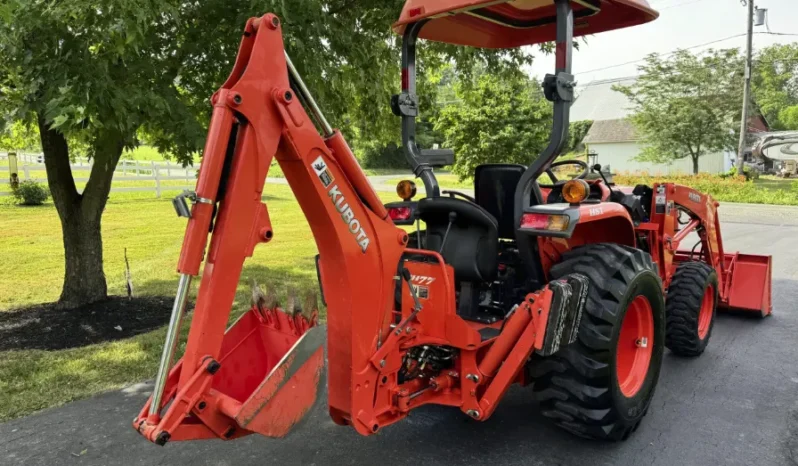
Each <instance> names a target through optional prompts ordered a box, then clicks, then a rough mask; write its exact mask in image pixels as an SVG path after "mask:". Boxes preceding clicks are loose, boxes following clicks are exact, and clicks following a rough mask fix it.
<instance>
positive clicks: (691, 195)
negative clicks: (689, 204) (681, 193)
mask: <svg viewBox="0 0 798 466" xmlns="http://www.w3.org/2000/svg"><path fill="white" fill-rule="evenodd" d="M687 197H689V198H690V200H691V201H693V202H697V203H700V202H701V196H700V195H699V194H698V193H688V194H687Z"/></svg>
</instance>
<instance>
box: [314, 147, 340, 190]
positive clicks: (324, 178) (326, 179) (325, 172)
mask: <svg viewBox="0 0 798 466" xmlns="http://www.w3.org/2000/svg"><path fill="white" fill-rule="evenodd" d="M313 171H315V172H316V176H318V177H319V180H321V184H323V185H324V187H325V188H327V187H329V186H330V185H331V184H332V182H333V181H335V178H333V176H332V175H331V174H330V170H329V169H328V168H327V163H326V162H325V161H324V157H322V156H321V155H320V156H319V158H317V159H316V160H315V161H314V162H313Z"/></svg>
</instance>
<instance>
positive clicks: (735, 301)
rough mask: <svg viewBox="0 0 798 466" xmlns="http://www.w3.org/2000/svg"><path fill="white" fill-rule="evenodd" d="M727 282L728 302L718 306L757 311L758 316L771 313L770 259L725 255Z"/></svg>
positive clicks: (768, 257)
mask: <svg viewBox="0 0 798 466" xmlns="http://www.w3.org/2000/svg"><path fill="white" fill-rule="evenodd" d="M725 258H726V260H725V263H726V270H727V273H728V279H729V288H728V295H727V296H728V300H727V302H725V303H722V304H723V305H724V306H725V307H728V308H730V309H735V310H741V311H748V312H759V313H760V315H761V316H762V317H765V316H767V315H770V313H771V312H772V310H773V306H772V301H771V274H772V271H771V269H772V265H771V262H772V257H771V256H757V255H753V254H740V253H736V254H726V255H725Z"/></svg>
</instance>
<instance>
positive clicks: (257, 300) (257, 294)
mask: <svg viewBox="0 0 798 466" xmlns="http://www.w3.org/2000/svg"><path fill="white" fill-rule="evenodd" d="M265 300H266V295H264V294H263V290H262V289H261V288H260V286H259V285H258V282H256V281H255V279H254V278H253V279H252V305H253V306H256V307H258V308H260V309H263V308H264V307H263V303H264V301H265Z"/></svg>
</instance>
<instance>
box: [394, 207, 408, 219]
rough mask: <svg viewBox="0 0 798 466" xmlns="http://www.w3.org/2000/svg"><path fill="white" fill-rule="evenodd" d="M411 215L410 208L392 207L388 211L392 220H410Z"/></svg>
mask: <svg viewBox="0 0 798 466" xmlns="http://www.w3.org/2000/svg"><path fill="white" fill-rule="evenodd" d="M411 214H412V211H411V210H410V207H391V208H390V209H388V215H389V216H390V217H391V220H410V215H411Z"/></svg>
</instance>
